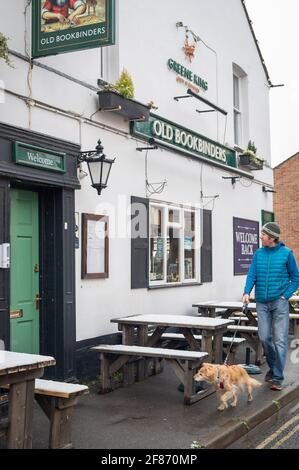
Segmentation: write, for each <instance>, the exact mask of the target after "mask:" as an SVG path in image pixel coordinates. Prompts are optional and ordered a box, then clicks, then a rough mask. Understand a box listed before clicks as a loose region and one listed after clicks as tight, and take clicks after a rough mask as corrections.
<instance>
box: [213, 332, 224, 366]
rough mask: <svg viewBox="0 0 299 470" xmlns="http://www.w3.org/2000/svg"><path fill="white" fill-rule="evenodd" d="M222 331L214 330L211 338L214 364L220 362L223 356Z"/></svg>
mask: <svg viewBox="0 0 299 470" xmlns="http://www.w3.org/2000/svg"><path fill="white" fill-rule="evenodd" d="M223 333H224V330H218V331H215V332H214V339H213V361H214V362H215V364H222V362H223V358H222V353H223Z"/></svg>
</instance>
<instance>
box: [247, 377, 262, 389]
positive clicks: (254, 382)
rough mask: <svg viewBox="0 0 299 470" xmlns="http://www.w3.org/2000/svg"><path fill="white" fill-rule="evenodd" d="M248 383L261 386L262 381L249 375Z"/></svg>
mask: <svg viewBox="0 0 299 470" xmlns="http://www.w3.org/2000/svg"><path fill="white" fill-rule="evenodd" d="M249 383H250V385H251V386H252V387H256V388H258V387H261V385H262V382H259V381H258V380H255V379H253V378H252V377H249Z"/></svg>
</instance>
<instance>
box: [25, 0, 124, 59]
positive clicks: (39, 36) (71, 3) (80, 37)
mask: <svg viewBox="0 0 299 470" xmlns="http://www.w3.org/2000/svg"><path fill="white" fill-rule="evenodd" d="M114 43H115V0H35V1H34V2H32V57H41V56H48V55H53V54H60V53H62V52H70V51H77V50H80V49H90V48H93V47H100V46H109V45H111V44H114Z"/></svg>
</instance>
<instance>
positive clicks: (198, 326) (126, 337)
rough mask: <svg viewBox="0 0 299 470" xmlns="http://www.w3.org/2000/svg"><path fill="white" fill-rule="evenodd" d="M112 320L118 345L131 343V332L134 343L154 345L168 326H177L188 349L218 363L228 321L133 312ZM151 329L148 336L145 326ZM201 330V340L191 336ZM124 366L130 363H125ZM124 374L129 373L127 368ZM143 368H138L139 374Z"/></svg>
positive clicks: (140, 374) (230, 322)
mask: <svg viewBox="0 0 299 470" xmlns="http://www.w3.org/2000/svg"><path fill="white" fill-rule="evenodd" d="M111 322H112V323H118V329H119V330H121V331H122V344H124V345H133V344H134V334H135V332H136V333H137V345H138V346H148V347H153V346H155V345H157V344H158V343H159V341H160V339H161V337H162V335H163V333H164V332H165V331H166V330H167V329H169V328H176V329H178V331H179V333H181V334H183V335H184V337H185V338H186V340H187V342H188V344H189V346H190V347H191V350H193V351H203V352H206V353H207V354H208V356H207V358H206V361H207V362H211V361H214V362H215V363H222V348H223V335H224V333H225V331H227V326H228V325H230V324H232V323H233V321H232V320H227V319H222V318H220V319H219V318H208V317H198V316H187V315H133V316H129V317H122V318H115V319H112V320H111ZM150 326H151V327H154V331H153V332H152V333H151V334H150V335H149V327H150ZM198 330H200V331H201V336H202V338H201V341H200V342H199V341H198V340H197V339H196V338H195V335H196V333H197V332H198ZM127 367H128V368H129V367H130V365H129V364H128V366H127ZM127 373H129V372H128V371H127ZM142 375H144V371H143V370H142V366H141V370H140V371H139V376H142Z"/></svg>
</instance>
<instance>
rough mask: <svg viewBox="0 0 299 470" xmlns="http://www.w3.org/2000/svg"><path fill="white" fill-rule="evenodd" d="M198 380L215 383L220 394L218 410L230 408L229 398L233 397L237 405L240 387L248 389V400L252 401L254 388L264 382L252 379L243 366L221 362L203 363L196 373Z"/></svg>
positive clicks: (233, 404) (233, 401)
mask: <svg viewBox="0 0 299 470" xmlns="http://www.w3.org/2000/svg"><path fill="white" fill-rule="evenodd" d="M194 380H196V381H197V382H200V381H205V382H208V383H210V384H213V385H214V386H215V388H216V390H217V392H218V394H219V402H220V404H219V407H218V410H220V411H223V410H225V409H226V408H228V400H229V399H230V398H232V403H231V406H233V407H235V406H237V401H238V395H237V392H238V390H239V389H241V390H244V389H247V393H248V401H252V398H253V397H252V389H253V388H256V387H260V386H261V385H262V384H261V382H259V381H258V380H255V379H252V378H251V377H249V375H248V374H247V372H246V370H245V369H243V367H241V366H226V365H219V364H209V363H207V362H205V363H203V365H202V367H201V368H200V369H199V371H198V372H197V373H196V374H195V375H194Z"/></svg>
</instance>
